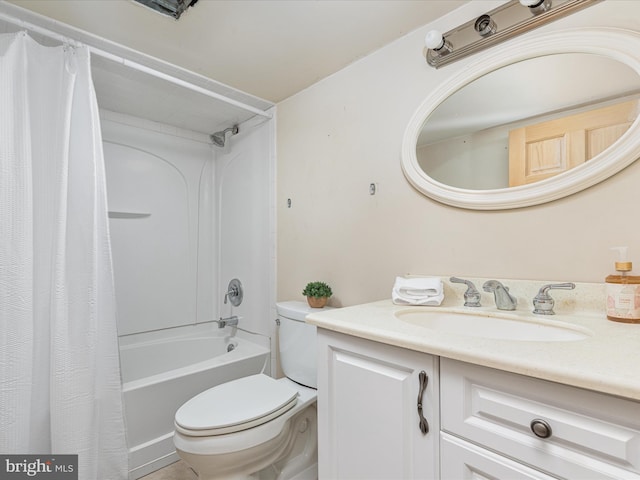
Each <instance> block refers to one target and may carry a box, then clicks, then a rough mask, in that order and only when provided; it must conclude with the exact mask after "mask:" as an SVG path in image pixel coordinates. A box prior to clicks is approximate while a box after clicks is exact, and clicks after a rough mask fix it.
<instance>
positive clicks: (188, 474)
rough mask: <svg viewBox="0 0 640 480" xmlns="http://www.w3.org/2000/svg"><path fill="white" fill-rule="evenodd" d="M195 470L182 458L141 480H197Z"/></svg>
mask: <svg viewBox="0 0 640 480" xmlns="http://www.w3.org/2000/svg"><path fill="white" fill-rule="evenodd" d="M197 479H198V477H197V476H196V474H195V472H194V471H193V470H191V469H190V468H189V467H188V466H187V464H186V463H184V462H183V461H182V460H179V461H177V462H176V463H172V464H171V465H167V466H166V467H164V468H161V469H160V470H156V471H155V472H153V473H150V474H149V475H145V476H144V477H142V478H140V480H197Z"/></svg>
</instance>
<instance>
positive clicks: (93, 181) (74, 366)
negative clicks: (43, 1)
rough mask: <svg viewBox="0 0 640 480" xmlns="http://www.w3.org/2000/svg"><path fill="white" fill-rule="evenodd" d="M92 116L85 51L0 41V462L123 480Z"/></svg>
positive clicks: (22, 39)
mask: <svg viewBox="0 0 640 480" xmlns="http://www.w3.org/2000/svg"><path fill="white" fill-rule="evenodd" d="M105 191H106V188H105V173H104V162H103V156H102V139H101V135H100V122H99V118H98V109H97V104H96V99H95V93H94V90H93V84H92V81H91V72H90V64H89V51H88V49H87V48H86V47H75V48H72V47H62V46H60V47H45V46H42V45H40V44H38V43H37V42H35V41H34V40H33V39H32V38H31V37H30V36H29V35H27V34H26V33H24V32H21V33H17V34H3V35H0V453H2V454H12V453H13V454H29V453H31V454H78V466H79V468H78V472H79V477H78V478H80V479H82V480H90V479H96V480H110V479H124V478H126V477H127V467H128V461H127V447H126V441H125V430H124V420H123V415H122V408H123V407H122V388H121V383H120V367H119V357H118V345H117V333H116V320H115V298H114V289H113V276H112V267H111V249H110V243H109V233H108V223H107V222H108V221H107V211H106V193H105Z"/></svg>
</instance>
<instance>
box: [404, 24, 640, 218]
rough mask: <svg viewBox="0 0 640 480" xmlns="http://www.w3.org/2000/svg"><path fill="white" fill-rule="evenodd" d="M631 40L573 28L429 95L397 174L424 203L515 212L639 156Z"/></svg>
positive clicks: (639, 65) (635, 50) (516, 47)
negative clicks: (427, 199) (402, 175)
mask: <svg viewBox="0 0 640 480" xmlns="http://www.w3.org/2000/svg"><path fill="white" fill-rule="evenodd" d="M639 105H640V35H638V34H637V33H635V32H632V31H626V30H619V29H580V30H571V31H566V32H556V33H553V34H549V33H547V34H545V35H538V36H532V37H529V38H528V39H523V40H519V41H518V40H516V41H514V42H511V43H510V44H508V45H507V46H506V47H505V48H502V49H501V50H499V51H497V52H495V53H493V54H491V55H486V54H485V55H483V57H482V58H481V59H480V60H479V61H476V62H474V63H473V64H472V65H470V66H469V67H468V68H467V69H465V70H464V71H463V72H460V73H459V74H457V75H455V76H453V77H452V78H451V79H450V80H449V81H448V82H447V83H446V84H445V85H442V86H441V87H440V88H438V89H436V90H434V91H433V92H432V94H431V95H429V96H428V97H427V99H426V100H425V101H424V102H423V104H422V105H421V106H420V108H419V109H418V110H417V111H416V113H415V114H414V116H413V118H412V119H411V121H410V123H409V125H408V127H407V129H406V132H405V136H404V139H403V146H402V168H403V171H404V173H405V176H406V177H407V179H408V180H409V181H410V183H411V184H412V185H413V186H414V187H415V188H417V189H418V190H419V191H421V192H422V193H424V194H425V195H427V196H429V197H431V198H433V199H435V200H438V201H440V202H442V203H446V204H449V205H453V206H457V207H464V208H471V209H486V210H496V209H506V208H518V207H524V206H529V205H536V204H539V203H544V202H548V201H551V200H555V199H557V198H561V197H564V196H567V195H570V194H572V193H575V192H577V191H580V190H583V189H585V188H587V187H589V186H591V185H594V184H595V183H598V182H600V181H602V180H604V179H605V178H608V177H609V176H611V175H613V174H614V173H616V172H618V171H620V170H621V169H622V168H624V167H626V166H627V165H629V164H630V163H632V162H633V161H635V160H636V159H637V158H638V157H639V156H640V132H639V131H640V124H639V120H637V117H638V113H639V111H640V107H639Z"/></svg>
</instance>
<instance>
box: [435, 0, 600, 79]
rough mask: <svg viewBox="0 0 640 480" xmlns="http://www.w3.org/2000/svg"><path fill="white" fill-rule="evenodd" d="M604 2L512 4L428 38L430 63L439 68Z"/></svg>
mask: <svg viewBox="0 0 640 480" xmlns="http://www.w3.org/2000/svg"><path fill="white" fill-rule="evenodd" d="M601 1H602V0H511V1H509V2H507V3H505V4H504V5H501V6H500V7H498V8H495V9H493V10H491V11H490V12H487V13H485V14H484V15H480V16H479V17H477V18H476V19H474V20H471V21H469V22H467V23H464V24H462V25H460V26H459V27H457V28H454V29H453V30H450V31H448V32H446V33H445V34H444V35H443V34H442V33H440V32H439V31H437V30H431V31H429V32H428V33H427V36H426V37H425V45H426V46H427V63H428V64H429V65H431V66H432V67H435V68H439V67H442V66H444V65H446V64H448V63H451V62H454V61H456V60H460V59H461V58H464V57H466V56H467V55H471V54H473V53H476V52H478V51H480V50H482V49H485V48H489V47H492V46H494V45H497V44H498V43H500V42H503V41H505V40H508V39H509V38H512V37H515V36H516V35H520V34H521V33H525V32H528V31H530V30H533V29H534V28H537V27H540V26H542V25H544V24H546V23H549V22H551V21H553V20H557V19H559V18H562V17H564V16H567V15H569V14H570V13H573V12H575V11H578V10H581V9H583V8H585V7H589V6H591V5H594V4H596V3H598V2H601Z"/></svg>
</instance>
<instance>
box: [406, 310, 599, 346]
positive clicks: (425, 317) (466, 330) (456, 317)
mask: <svg viewBox="0 0 640 480" xmlns="http://www.w3.org/2000/svg"><path fill="white" fill-rule="evenodd" d="M395 315H396V318H398V319H399V320H401V321H403V322H407V323H410V324H412V325H417V326H419V327H423V328H426V329H429V330H434V331H438V332H442V333H451V334H454V335H464V336H467V337H480V338H491V339H496V340H515V341H521V342H572V341H576V340H584V339H585V338H588V337H590V336H591V335H590V334H589V333H588V331H585V330H582V329H580V328H579V327H575V326H573V325H570V324H567V323H562V322H553V323H550V322H546V321H542V322H540V323H538V322H535V321H526V320H520V319H514V318H509V317H506V316H504V317H498V316H491V317H489V316H486V315H477V314H476V315H473V314H465V313H453V312H440V311H435V310H422V309H407V310H400V311H399V312H396V314H395Z"/></svg>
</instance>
